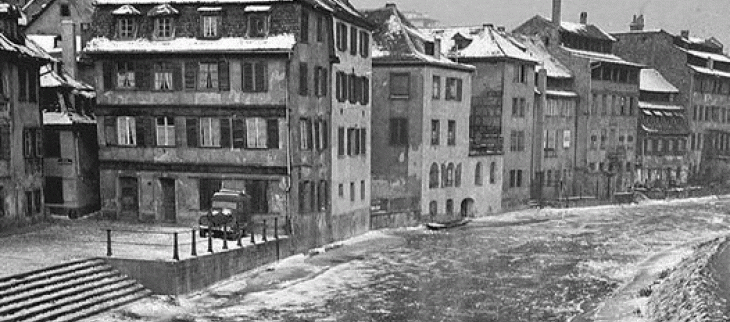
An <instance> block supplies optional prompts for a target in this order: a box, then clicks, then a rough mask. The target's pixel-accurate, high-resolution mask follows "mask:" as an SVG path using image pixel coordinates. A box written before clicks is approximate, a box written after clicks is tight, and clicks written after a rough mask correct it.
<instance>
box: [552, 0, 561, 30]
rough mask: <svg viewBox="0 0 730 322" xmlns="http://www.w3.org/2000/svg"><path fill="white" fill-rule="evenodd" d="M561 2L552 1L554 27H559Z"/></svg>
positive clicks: (559, 0) (557, 0) (558, 0)
mask: <svg viewBox="0 0 730 322" xmlns="http://www.w3.org/2000/svg"><path fill="white" fill-rule="evenodd" d="M561 1H562V0H553V23H554V24H556V25H560V20H561V19H562V17H561V16H560V15H561V12H562V10H563V9H562V3H561Z"/></svg>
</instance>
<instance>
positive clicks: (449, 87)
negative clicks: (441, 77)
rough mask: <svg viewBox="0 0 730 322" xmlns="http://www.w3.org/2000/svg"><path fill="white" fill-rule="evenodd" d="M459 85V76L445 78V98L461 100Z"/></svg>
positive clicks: (460, 83)
mask: <svg viewBox="0 0 730 322" xmlns="http://www.w3.org/2000/svg"><path fill="white" fill-rule="evenodd" d="M461 85H462V80H461V79H460V78H453V77H449V78H447V79H446V100H447V101H449V100H451V101H461Z"/></svg>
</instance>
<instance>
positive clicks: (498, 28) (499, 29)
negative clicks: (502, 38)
mask: <svg viewBox="0 0 730 322" xmlns="http://www.w3.org/2000/svg"><path fill="white" fill-rule="evenodd" d="M505 30H506V29H505V27H504V26H498V27H497V31H499V32H504V31H505Z"/></svg>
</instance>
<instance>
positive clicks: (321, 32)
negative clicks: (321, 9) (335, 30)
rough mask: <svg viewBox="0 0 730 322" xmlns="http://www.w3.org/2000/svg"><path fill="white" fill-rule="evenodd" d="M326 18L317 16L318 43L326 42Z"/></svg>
mask: <svg viewBox="0 0 730 322" xmlns="http://www.w3.org/2000/svg"><path fill="white" fill-rule="evenodd" d="M325 28H326V27H325V22H324V17H323V16H322V15H318V16H317V41H319V42H322V41H324V30H325Z"/></svg>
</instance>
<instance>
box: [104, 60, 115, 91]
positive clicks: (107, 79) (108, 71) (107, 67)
mask: <svg viewBox="0 0 730 322" xmlns="http://www.w3.org/2000/svg"><path fill="white" fill-rule="evenodd" d="M102 69H103V71H102V73H103V74H104V76H103V77H104V90H105V91H110V90H112V89H113V88H114V63H112V62H109V61H105V62H104V63H103V64H102Z"/></svg>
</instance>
